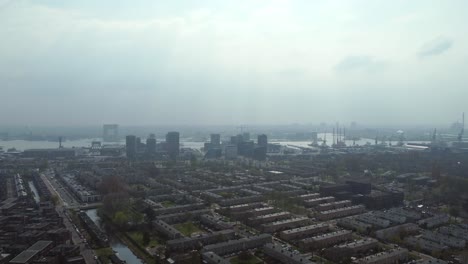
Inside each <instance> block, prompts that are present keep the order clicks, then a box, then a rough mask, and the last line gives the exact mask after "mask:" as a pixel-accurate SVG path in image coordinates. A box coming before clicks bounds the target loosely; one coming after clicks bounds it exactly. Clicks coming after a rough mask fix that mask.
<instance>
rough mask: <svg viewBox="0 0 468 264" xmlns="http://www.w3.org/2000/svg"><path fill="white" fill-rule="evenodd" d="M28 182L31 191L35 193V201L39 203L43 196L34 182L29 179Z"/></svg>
mask: <svg viewBox="0 0 468 264" xmlns="http://www.w3.org/2000/svg"><path fill="white" fill-rule="evenodd" d="M28 184H29V189H31V191H32V192H33V194H34V201H36V203H39V202H40V201H41V197H39V192H38V191H37V189H36V186H35V185H34V182H33V181H28Z"/></svg>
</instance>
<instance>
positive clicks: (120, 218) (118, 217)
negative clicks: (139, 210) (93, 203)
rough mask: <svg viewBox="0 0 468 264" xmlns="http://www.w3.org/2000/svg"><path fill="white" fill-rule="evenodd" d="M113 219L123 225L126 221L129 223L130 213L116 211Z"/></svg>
mask: <svg viewBox="0 0 468 264" xmlns="http://www.w3.org/2000/svg"><path fill="white" fill-rule="evenodd" d="M113 221H114V223H115V224H116V225H118V226H121V227H122V226H124V225H125V224H126V223H128V215H127V214H126V213H125V212H123V211H118V212H117V213H115V215H114V218H113Z"/></svg>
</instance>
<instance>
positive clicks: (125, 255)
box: [86, 209, 143, 264]
mask: <svg viewBox="0 0 468 264" xmlns="http://www.w3.org/2000/svg"><path fill="white" fill-rule="evenodd" d="M86 214H87V215H88V216H89V217H90V218H91V220H93V222H94V223H95V224H96V225H97V226H98V227H99V228H102V222H101V218H100V217H99V215H98V214H97V209H90V210H86ZM107 235H108V236H109V240H110V246H111V248H112V249H113V250H114V251H115V252H117V255H118V257H119V258H120V259H122V260H125V261H126V262H127V263H129V264H142V263H143V262H142V261H141V260H140V259H139V258H138V257H137V256H135V254H133V252H132V251H131V250H130V249H129V248H128V247H127V246H126V245H124V244H122V243H121V242H120V241H119V240H118V239H117V238H116V237H114V236H112V234H109V233H107Z"/></svg>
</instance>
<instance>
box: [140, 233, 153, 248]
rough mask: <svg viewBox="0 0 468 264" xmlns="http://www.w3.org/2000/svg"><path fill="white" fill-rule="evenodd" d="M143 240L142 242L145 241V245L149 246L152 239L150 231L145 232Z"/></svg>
mask: <svg viewBox="0 0 468 264" xmlns="http://www.w3.org/2000/svg"><path fill="white" fill-rule="evenodd" d="M142 240H143V241H142V242H143V245H144V246H147V245H148V244H149V242H150V241H151V237H150V235H149V233H148V232H143V239H142Z"/></svg>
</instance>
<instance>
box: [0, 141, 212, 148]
mask: <svg viewBox="0 0 468 264" xmlns="http://www.w3.org/2000/svg"><path fill="white" fill-rule="evenodd" d="M93 141H101V142H102V139H101V138H86V139H79V140H67V141H63V142H62V146H63V147H66V148H72V147H75V148H82V147H85V148H86V147H87V148H89V147H91V144H92V142H93ZM158 141H159V142H160V140H158ZM102 144H104V145H105V144H120V145H125V140H122V141H119V142H115V143H104V142H102ZM180 146H181V147H182V148H194V149H201V148H202V147H203V146H204V142H194V141H184V140H183V139H181V142H180ZM0 147H3V150H4V151H7V150H8V149H10V148H15V149H16V150H18V151H24V150H25V149H47V148H58V147H59V143H58V142H53V141H46V140H41V141H30V140H0Z"/></svg>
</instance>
